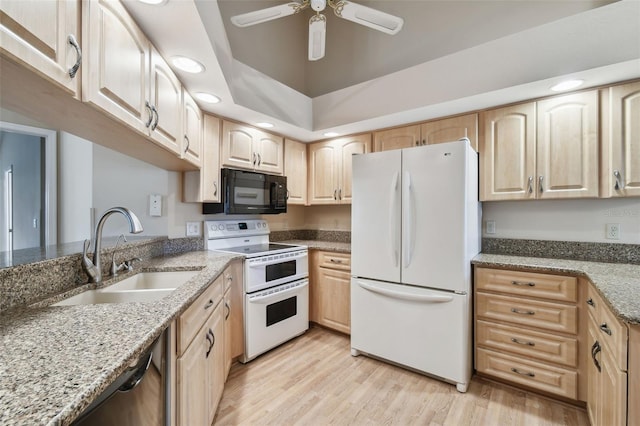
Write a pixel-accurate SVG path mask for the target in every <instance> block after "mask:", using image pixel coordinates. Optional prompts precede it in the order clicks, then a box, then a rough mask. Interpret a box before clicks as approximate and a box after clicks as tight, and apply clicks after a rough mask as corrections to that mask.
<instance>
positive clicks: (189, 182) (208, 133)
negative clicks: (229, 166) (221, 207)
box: [182, 114, 220, 203]
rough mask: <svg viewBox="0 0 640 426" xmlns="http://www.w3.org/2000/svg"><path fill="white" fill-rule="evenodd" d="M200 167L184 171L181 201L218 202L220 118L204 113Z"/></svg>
mask: <svg viewBox="0 0 640 426" xmlns="http://www.w3.org/2000/svg"><path fill="white" fill-rule="evenodd" d="M203 122H204V135H203V143H202V167H201V168H200V170H199V171H189V172H184V178H183V180H182V183H183V191H182V195H183V201H185V202H190V203H203V202H205V203H219V202H220V119H219V118H218V117H215V116H213V115H209V114H204V117H203Z"/></svg>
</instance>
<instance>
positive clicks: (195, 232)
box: [187, 222, 200, 237]
mask: <svg viewBox="0 0 640 426" xmlns="http://www.w3.org/2000/svg"><path fill="white" fill-rule="evenodd" d="M199 236H200V222H187V237H199Z"/></svg>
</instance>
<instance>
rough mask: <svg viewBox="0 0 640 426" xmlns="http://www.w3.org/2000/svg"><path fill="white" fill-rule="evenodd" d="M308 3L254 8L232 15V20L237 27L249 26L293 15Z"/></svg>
mask: <svg viewBox="0 0 640 426" xmlns="http://www.w3.org/2000/svg"><path fill="white" fill-rule="evenodd" d="M308 5H309V0H306V1H303V2H302V3H297V2H290V3H286V4H281V5H278V6H273V7H267V8H266V9H260V10H254V11H253V12H248V13H243V14H241V15H236V16H232V17H231V22H233V24H234V25H235V26H237V27H249V26H251V25H256V24H261V23H263V22H267V21H272V20H274V19H278V18H282V17H285V16H289V15H293V14H294V13H296V12H298V11H300V10H302V9H304V8H306V7H307V6H308Z"/></svg>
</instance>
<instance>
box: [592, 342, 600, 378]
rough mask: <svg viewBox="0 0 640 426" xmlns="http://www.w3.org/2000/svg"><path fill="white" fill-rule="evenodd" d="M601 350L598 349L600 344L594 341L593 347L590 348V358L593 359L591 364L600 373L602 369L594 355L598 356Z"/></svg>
mask: <svg viewBox="0 0 640 426" xmlns="http://www.w3.org/2000/svg"><path fill="white" fill-rule="evenodd" d="M601 350H602V348H601V347H600V342H598V341H597V340H596V341H595V343H594V344H593V346H591V358H593V364H594V365H595V366H596V368H597V369H598V372H600V371H602V367H600V363H599V362H598V360H597V359H596V355H598V352H600V351H601Z"/></svg>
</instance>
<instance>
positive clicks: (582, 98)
mask: <svg viewBox="0 0 640 426" xmlns="http://www.w3.org/2000/svg"><path fill="white" fill-rule="evenodd" d="M598 98H599V96H598V91H597V90H592V91H588V92H580V93H575V94H571V95H565V96H559V97H554V98H549V99H545V100H542V101H539V102H530V103H526V104H521V105H515V106H511V107H505V108H498V109H493V110H489V111H484V112H483V113H481V116H480V117H481V119H480V122H481V126H482V128H481V135H482V137H481V139H480V152H481V153H482V155H481V161H480V200H481V201H494V200H525V199H555V198H595V197H598V194H599V183H598V182H599V181H598V177H599V172H598V168H599V167H598V166H599V148H598V147H599V144H598V141H599V134H598V131H599V130H598V111H599V102H598Z"/></svg>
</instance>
